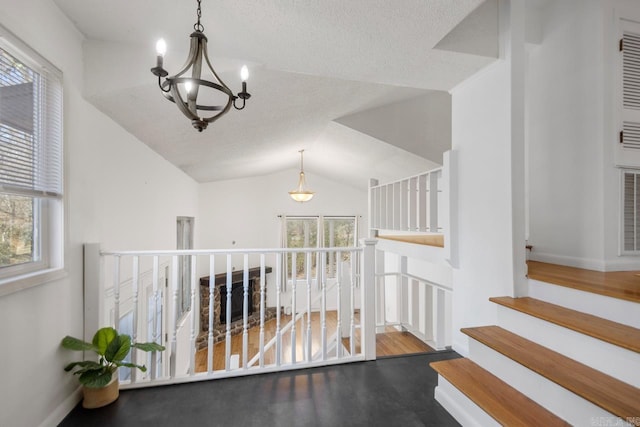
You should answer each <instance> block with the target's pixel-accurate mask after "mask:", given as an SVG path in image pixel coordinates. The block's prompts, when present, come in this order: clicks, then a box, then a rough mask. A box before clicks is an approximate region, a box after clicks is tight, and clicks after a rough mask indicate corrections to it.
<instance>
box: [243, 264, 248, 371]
mask: <svg viewBox="0 0 640 427" xmlns="http://www.w3.org/2000/svg"><path fill="white" fill-rule="evenodd" d="M242 287H243V290H244V295H243V296H244V304H243V306H242V308H243V310H242V319H243V322H242V366H243V368H244V369H247V368H248V363H249V355H248V351H249V254H244V271H243V275H242Z"/></svg>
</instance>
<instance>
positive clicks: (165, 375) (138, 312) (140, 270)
mask: <svg viewBox="0 0 640 427" xmlns="http://www.w3.org/2000/svg"><path fill="white" fill-rule="evenodd" d="M375 243H376V241H375V240H365V241H363V242H362V246H361V247H351V248H344V247H341V248H323V249H318V248H313V249H229V250H172V251H101V250H100V247H99V245H98V244H87V245H85V331H86V332H85V334H86V336H85V339H87V340H90V339H91V336H92V335H93V333H94V332H95V330H97V329H98V328H100V327H103V326H113V327H115V328H116V329H118V330H119V332H120V333H128V334H130V335H131V337H132V339H133V340H134V341H153V342H157V343H160V344H162V345H164V346H165V350H164V351H162V352H157V353H152V354H149V353H144V352H139V351H137V350H132V352H131V355H130V357H131V362H133V363H136V364H144V365H146V366H147V368H148V370H147V371H146V372H140V371H136V370H131V369H129V368H120V372H119V375H120V383H121V388H135V387H145V386H151V385H160V384H172V383H180V382H190V381H200V380H206V379H213V378H223V377H231V376H240V375H250V374H256V373H262V372H272V371H282V370H289V369H299V368H306V367H314V366H323V365H331V364H337V363H348V362H355V361H363V360H372V359H375V313H374V312H375V289H374V288H375V250H374V248H375ZM331 257H333V259H335V260H341V262H338V263H337V264H336V268H335V269H333V268H332V269H329V268H327V267H326V266H327V265H328V264H329V263H328V262H327V261H328V259H329V258H331ZM185 258H188V259H189V260H190V263H184V262H183V261H184V259H185ZM285 260H287V262H285ZM356 260H358V262H357V263H356V262H355V261H356ZM356 264H358V268H356ZM185 265H187V266H190V267H189V268H190V270H189V274H187V275H186V276H187V277H189V283H188V285H189V286H188V287H187V288H186V289H187V290H188V291H189V292H188V293H184V292H183V291H184V288H182V287H181V280H182V279H181V277H184V276H183V275H182V271H181V268H183V266H185ZM285 265H288V266H290V267H291V268H290V270H289V271H285V268H284V266H285ZM268 267H270V268H268ZM250 270H251V271H252V272H253V273H252V274H254V275H255V276H254V277H249V271H250ZM269 270H270V271H271V272H270V273H268V271H269ZM333 270H335V272H333ZM238 271H242V288H243V292H242V298H243V302H242V304H243V313H242V318H241V319H240V320H238V321H236V322H233V321H232V319H231V316H232V315H231V305H232V304H231V292H232V288H233V280H232V276H233V275H234V272H235V275H236V276H237V274H238V273H237V272H238ZM256 272H258V273H256ZM220 273H224V274H226V280H225V286H226V292H224V293H221V292H220V291H218V292H217V293H216V292H215V286H216V283H215V282H216V281H215V280H213V278H214V277H215V276H216V275H220ZM204 276H209V281H208V286H209V289H208V293H206V294H207V298H208V300H207V301H203V300H202V295H203V294H204V293H202V292H201V286H200V278H201V277H204ZM250 280H254V282H253V283H254V286H256V287H257V290H256V291H255V292H256V296H254V295H249V282H250ZM216 295H219V296H218V298H225V299H226V312H225V313H222V317H223V318H224V319H225V320H226V322H225V325H224V326H222V328H221V329H222V331H223V332H222V334H223V335H224V339H222V340H221V339H220V338H221V337H216V336H214V333H215V331H216V326H219V323H218V322H220V316H218V317H216V315H215V314H216V313H215V307H216V303H219V301H215V298H216ZM254 298H255V299H256V300H257V304H256V305H257V307H256V308H257V309H256V310H255V311H254V314H253V315H252V317H253V324H254V325H255V326H254V327H251V324H252V323H251V322H250V315H249V309H248V308H249V306H250V304H253V303H254V302H253V300H254ZM185 299H188V301H189V304H185V306H188V307H190V308H189V309H188V310H186V311H185V310H183V304H182V302H183V301H184V300H185ZM203 306H204V307H206V308H204V309H201V307H203ZM274 311H275V315H273V312H274ZM203 312H204V313H206V314H207V316H203ZM269 312H270V313H271V314H272V317H273V319H268V318H267V317H268V316H267V313H269ZM204 318H206V323H205V324H204V325H203V322H204V320H203V319H204ZM256 318H257V321H256ZM219 329H220V327H218V330H219ZM199 337H200V341H201V342H200V344H202V343H203V342H204V343H205V345H204V348H201V349H198V345H197V344H198V341H199ZM216 338H217V339H216ZM216 341H219V342H216Z"/></svg>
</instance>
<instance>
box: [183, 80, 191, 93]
mask: <svg viewBox="0 0 640 427" xmlns="http://www.w3.org/2000/svg"><path fill="white" fill-rule="evenodd" d="M184 89H185V90H186V91H187V93H191V89H193V83H191V82H185V84H184Z"/></svg>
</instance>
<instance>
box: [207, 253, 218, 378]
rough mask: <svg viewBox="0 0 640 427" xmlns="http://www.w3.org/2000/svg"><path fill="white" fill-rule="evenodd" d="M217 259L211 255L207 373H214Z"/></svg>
mask: <svg viewBox="0 0 640 427" xmlns="http://www.w3.org/2000/svg"><path fill="white" fill-rule="evenodd" d="M215 266H216V263H215V257H214V255H209V335H208V336H207V372H208V373H212V372H213V348H214V345H213V325H214V323H213V317H214V311H213V310H214V306H215V300H214V296H215V289H216V276H215Z"/></svg>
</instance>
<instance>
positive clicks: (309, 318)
mask: <svg viewBox="0 0 640 427" xmlns="http://www.w3.org/2000/svg"><path fill="white" fill-rule="evenodd" d="M317 268H318V269H320V268H321V266H319V265H318V266H317ZM322 268H323V269H324V265H323V266H322ZM306 338H307V341H306V353H307V354H306V356H307V357H306V360H307V362H311V357H312V354H311V252H307V337H306Z"/></svg>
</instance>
